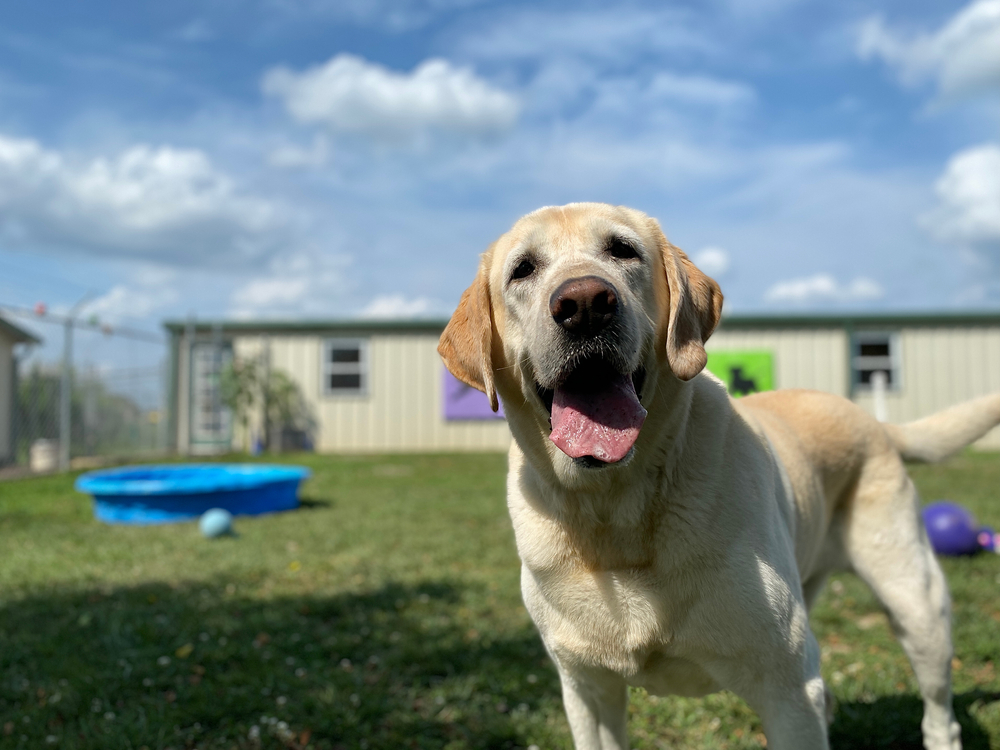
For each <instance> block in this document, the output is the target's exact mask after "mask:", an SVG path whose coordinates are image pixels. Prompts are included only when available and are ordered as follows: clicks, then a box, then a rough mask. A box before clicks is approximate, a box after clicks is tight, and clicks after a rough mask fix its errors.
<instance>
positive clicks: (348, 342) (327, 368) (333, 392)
mask: <svg viewBox="0 0 1000 750" xmlns="http://www.w3.org/2000/svg"><path fill="white" fill-rule="evenodd" d="M333 349H357V350H358V361H357V362H331V361H330V352H331V351H332V350H333ZM369 364H370V360H369V356H368V339H363V338H328V339H324V340H323V360H322V363H321V364H320V378H321V382H322V384H323V385H322V393H323V395H324V396H326V397H328V398H330V397H332V398H339V397H345V396H346V397H357V396H367V395H368V380H369V376H370V369H371V368H370V366H369ZM337 374H346V375H354V374H357V375H360V376H361V384H360V386H359V387H357V388H333V387H331V386H330V376H331V375H337Z"/></svg>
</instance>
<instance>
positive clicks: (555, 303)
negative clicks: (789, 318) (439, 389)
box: [438, 203, 722, 468]
mask: <svg viewBox="0 0 1000 750" xmlns="http://www.w3.org/2000/svg"><path fill="white" fill-rule="evenodd" d="M721 309H722V294H721V292H720V291H719V287H718V285H717V284H716V283H715V282H714V281H713V280H712V279H710V278H708V277H707V276H705V275H704V274H703V273H702V272H701V271H699V270H698V269H697V268H696V267H695V266H694V264H692V263H691V261H690V260H688V258H687V256H686V255H685V254H684V253H683V252H682V251H681V250H679V249H677V248H676V247H674V246H673V245H671V244H670V243H669V242H667V240H666V238H665V237H664V235H663V232H662V231H661V230H660V226H659V224H658V223H657V222H656V221H655V220H654V219H651V218H650V217H648V216H646V215H645V214H643V213H641V212H639V211H634V210H632V209H628V208H622V207H615V206H608V205H604V204H596V203H577V204H570V205H568V206H563V207H559V208H543V209H540V210H538V211H535V212H534V213H531V214H529V215H527V216H525V217H524V218H522V219H521V220H520V221H518V222H517V223H516V224H515V225H514V226H513V228H512V229H511V230H510V231H509V232H508V233H507V234H505V235H504V236H502V237H501V238H500V239H499V240H497V241H496V242H495V243H494V244H493V245H492V246H491V247H490V248H489V249H488V250H487V251H486V252H485V253H484V254H483V256H482V259H481V261H480V265H479V273H478V274H477V276H476V278H475V280H474V281H473V283H472V286H470V287H469V288H468V289H467V290H466V292H465V294H463V295H462V299H461V301H460V302H459V305H458V308H457V309H456V310H455V314H454V315H453V316H452V318H451V321H450V322H449V323H448V326H447V328H445V331H444V333H443V334H442V336H441V342H440V345H439V346H438V351H439V352H440V354H441V357H442V358H443V360H444V363H445V366H446V367H447V368H448V369H449V370H450V371H451V372H452V374H453V375H455V377H457V378H458V379H459V380H461V381H462V382H464V383H466V384H468V385H470V386H472V387H474V388H477V389H479V390H481V391H484V392H485V393H486V394H487V395H488V396H489V398H490V402H491V404H492V406H493V409H494V410H496V408H497V392H498V391H499V393H500V395H501V396H503V400H504V409H505V411H506V413H507V417H508V420H509V421H510V422H511V427H512V429H513V430H514V431H515V435H517V437H518V438H519V439H520V438H521V437H522V436H523V435H524V431H525V430H526V431H528V432H532V431H534V432H536V433H537V432H541V434H543V435H547V436H548V437H549V438H550V439H551V443H549V444H548V445H550V446H551V445H552V444H554V445H555V446H557V447H558V448H559V449H560V450H561V451H562V453H563V454H565V456H566V457H568V459H558V460H567V461H568V460H569V459H572V460H573V464H574V465H575V466H577V467H587V468H597V467H604V466H608V465H610V464H616V463H618V462H623V460H624V459H626V458H627V457H630V456H631V455H632V453H633V446H634V444H635V441H636V439H637V437H638V434H639V431H640V429H641V427H642V424H643V421H644V419H645V417H646V410H645V408H644V406H643V404H646V405H647V406H648V405H649V404H650V401H651V398H652V396H651V393H652V391H653V390H654V389H655V387H656V381H657V379H658V378H662V377H664V376H666V377H673V378H676V379H678V380H681V381H687V380H690V379H691V378H693V377H694V376H695V375H697V374H698V373H699V372H701V370H702V369H703V368H704V366H705V361H706V355H705V348H704V343H705V341H706V340H707V339H708V337H709V335H711V333H712V331H713V330H714V329H715V326H716V325H717V323H718V322H719V316H720V313H721ZM519 432H520V433H521V434H518V433H519ZM552 455H553V458H554V459H557V458H558V454H557V452H555V451H553V452H552Z"/></svg>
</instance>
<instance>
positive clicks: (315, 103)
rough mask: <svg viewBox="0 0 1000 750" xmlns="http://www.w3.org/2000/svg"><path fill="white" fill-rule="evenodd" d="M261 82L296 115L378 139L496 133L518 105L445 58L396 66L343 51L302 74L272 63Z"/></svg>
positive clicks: (506, 124)
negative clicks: (406, 68)
mask: <svg viewBox="0 0 1000 750" xmlns="http://www.w3.org/2000/svg"><path fill="white" fill-rule="evenodd" d="M261 85H262V88H263V91H264V93H265V94H268V95H271V96H275V97H277V98H279V99H280V100H281V101H282V102H283V103H284V105H285V108H286V109H287V110H288V112H289V114H290V115H291V116H292V117H293V118H294V119H295V120H297V121H298V122H302V123H308V124H321V125H323V126H325V127H327V128H329V129H330V130H331V131H333V132H335V133H354V134H360V135H364V136H368V137H370V138H373V139H376V140H389V141H392V140H400V139H404V140H405V139H409V138H412V137H414V136H417V135H420V134H423V133H426V132H428V131H434V130H438V131H444V132H448V133H453V134H461V135H467V136H480V135H491V134H496V133H500V132H503V131H505V130H508V129H510V128H511V127H512V126H513V125H514V123H515V121H516V120H517V115H518V110H519V105H518V102H517V99H515V98H514V97H513V96H512V95H511V94H509V93H507V92H505V91H501V90H500V89H498V88H495V87H494V86H492V85H490V84H489V83H488V82H486V81H484V80H483V79H481V78H479V77H477V76H476V75H475V73H473V72H472V70H471V69H469V68H457V67H455V66H453V65H452V64H451V63H449V62H448V61H447V60H441V59H432V60H426V61H424V62H423V63H421V64H420V65H418V66H417V67H416V68H415V69H414V70H413V71H412V72H411V73H398V72H396V71H392V70H389V69H388V68H384V67H382V66H381V65H377V64H375V63H371V62H368V61H367V60H364V59H362V58H360V57H355V56H354V55H348V54H340V55H337V56H336V57H333V58H331V59H330V60H328V61H327V62H325V63H323V64H322V65H316V66H313V67H311V68H308V69H306V70H304V71H302V72H301V73H299V72H295V71H293V70H290V69H289V68H287V67H284V66H279V67H276V68H272V69H271V70H269V71H268V72H267V73H266V74H265V75H264V78H263V81H262V84H261Z"/></svg>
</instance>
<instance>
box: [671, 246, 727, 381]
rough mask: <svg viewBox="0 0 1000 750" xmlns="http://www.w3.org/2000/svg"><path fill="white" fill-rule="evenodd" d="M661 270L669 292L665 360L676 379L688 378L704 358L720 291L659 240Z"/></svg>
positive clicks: (700, 367) (715, 322)
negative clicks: (661, 252)
mask: <svg viewBox="0 0 1000 750" xmlns="http://www.w3.org/2000/svg"><path fill="white" fill-rule="evenodd" d="M663 269H664V272H665V273H666V276H667V289H668V290H669V292H670V310H669V314H668V318H667V362H668V363H669V364H670V369H671V370H673V373H674V375H676V376H677V377H678V378H679V379H680V380H690V379H691V378H693V377H694V376H695V375H697V374H698V373H699V372H701V371H702V370H703V369H705V363H706V362H707V361H708V355H707V354H706V353H705V342H706V341H708V337H709V336H711V335H712V331H714V330H715V327H716V326H717V325H718V324H719V318H720V317H721V316H722V290H721V289H719V285H718V284H716V283H715V280H714V279H711V278H709V277H708V276H706V275H705V274H703V273H702V272H701V271H700V270H698V267H697V266H695V264H694V263H692V262H691V260H690V259H689V258H688V257H687V255H686V254H685V253H684V251H683V250H681V249H680V248H678V247H674V246H673V245H671V244H670V243H669V242H667V240H666V239H664V240H663Z"/></svg>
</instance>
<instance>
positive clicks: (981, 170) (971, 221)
mask: <svg viewBox="0 0 1000 750" xmlns="http://www.w3.org/2000/svg"><path fill="white" fill-rule="evenodd" d="M934 187H935V191H936V192H937V195H938V198H939V200H940V203H939V205H938V206H937V207H936V208H935V209H934V210H933V211H931V212H930V213H928V214H926V215H925V216H923V217H922V221H921V223H922V224H923V225H924V226H925V227H927V228H928V229H929V230H930V231H931V232H932V233H933V234H934V235H935V236H936V237H938V238H939V239H942V240H945V241H949V242H958V243H963V244H971V245H980V244H984V243H998V242H1000V146H998V145H997V144H994V143H988V144H984V145H981V146H975V147H973V148H969V149H966V150H964V151H960V152H958V153H957V154H955V155H954V156H952V157H951V159H950V160H949V161H948V166H947V167H945V171H944V174H943V175H941V177H940V178H939V179H938V181H937V184H936V185H935V186H934Z"/></svg>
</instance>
